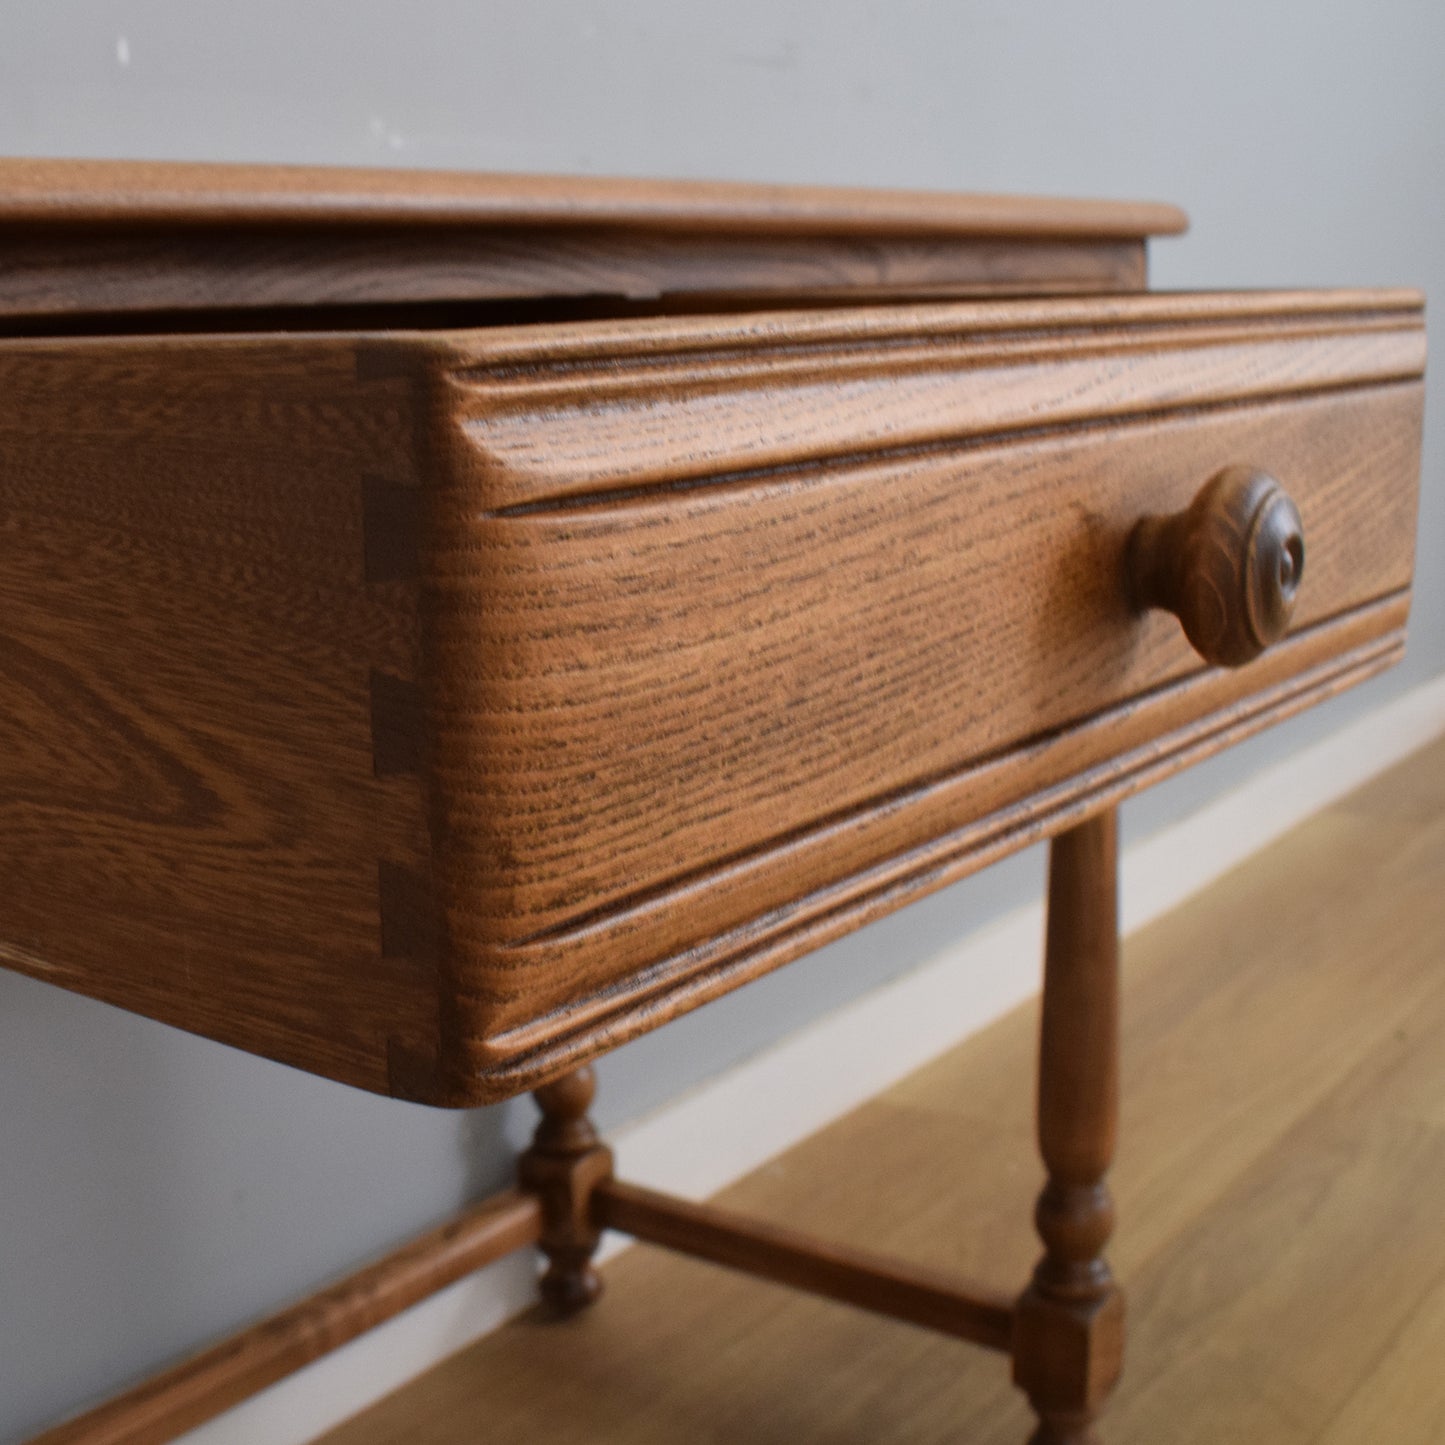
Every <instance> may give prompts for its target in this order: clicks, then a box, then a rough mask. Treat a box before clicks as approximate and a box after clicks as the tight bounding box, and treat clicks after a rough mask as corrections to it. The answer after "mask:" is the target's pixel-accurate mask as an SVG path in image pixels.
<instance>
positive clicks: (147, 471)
mask: <svg viewBox="0 0 1445 1445" xmlns="http://www.w3.org/2000/svg"><path fill="white" fill-rule="evenodd" d="M1421 336H1422V333H1421V331H1420V323H1419V313H1418V306H1417V298H1415V297H1414V296H1413V295H1412V294H1409V293H1340V294H1332V295H1327V296H1301V295H1294V294H1286V295H1273V296H1269V295H1266V296H1253V297H1247V298H1239V299H1237V300H1234V301H1231V300H1229V299H1225V298H1200V297H1194V298H1132V299H1131V298H1112V299H1110V300H1107V301H1095V302H1086V301H1082V300H1053V301H1037V300H1031V301H1018V302H1008V303H1003V302H986V303H971V304H966V305H951V306H928V307H922V308H916V307H915V308H897V309H895V310H886V309H884V308H871V309H863V310H857V311H853V312H850V313H842V312H839V313H795V314H792V315H790V316H782V315H757V316H752V317H747V316H735V317H723V318H712V319H707V320H703V319H696V318H694V319H680V318H673V317H664V318H655V319H653V320H650V321H623V322H607V321H599V322H592V323H588V324H586V325H581V324H576V325H567V326H562V325H555V326H533V327H515V328H499V329H497V330H494V331H490V332H478V331H469V332H460V333H458V332H434V331H410V332H407V331H402V332H391V333H385V334H369V333H355V334H346V335H342V336H339V337H332V336H326V335H307V334H273V335H264V336H256V337H234V338H226V337H204V336H197V337H194V338H185V337H169V338H160V337H157V338H149V339H147V338H131V339H122V338H115V339H105V338H88V339H86V338H73V339H64V340H60V339H56V340H51V341H36V340H30V341H22V340H13V341H9V342H5V343H0V372H3V377H0V380H3V386H0V437H3V442H4V447H5V457H6V469H5V474H4V478H3V482H0V502H3V511H0V552H3V562H4V567H3V575H0V589H3V593H4V600H5V603H6V622H5V624H4V629H3V632H0V648H3V651H4V656H5V668H6V681H7V697H8V698H9V699H10V701H9V703H8V706H7V711H6V714H5V716H4V719H3V726H4V727H5V728H6V730H7V736H6V749H5V752H4V763H3V765H0V766H3V770H4V773H3V775H4V780H5V784H6V788H5V802H4V805H3V806H4V816H5V821H6V827H5V829H4V830H0V863H3V865H4V868H5V870H6V876H7V878H8V879H12V880H14V886H13V888H12V897H11V901H10V902H9V903H8V905H7V909H6V914H5V917H4V918H3V920H0V954H3V957H4V959H5V961H6V962H7V963H8V964H10V966H13V967H16V968H19V969H22V970H24V971H27V972H31V973H33V974H36V975H37V976H40V977H43V978H47V979H50V980H52V981H55V982H58V983H61V984H63V985H65V986H67V987H71V988H76V989H79V990H81V991H83V992H87V993H90V994H92V995H94V996H96V997H100V998H104V999H107V1000H109V1001H111V1002H114V1003H118V1004H121V1005H122V1006H124V1007H127V1008H131V1009H134V1010H136V1011H139V1012H142V1013H146V1014H149V1015H150V1016H152V1017H156V1018H160V1019H163V1020H166V1021H168V1022H172V1023H176V1024H179V1025H180V1026H182V1027H186V1028H189V1029H192V1030H194V1031H196V1032H200V1033H203V1034H206V1035H208V1036H211V1037H215V1038H220V1039H223V1040H225V1041H226V1042H229V1043H232V1044H236V1045H238V1046H240V1047H243V1048H248V1049H252V1050H255V1051H257V1052H261V1053H264V1054H267V1055H268V1056H270V1057H272V1058H277V1059H281V1060H283V1061H285V1062H288V1063H292V1064H296V1065H298V1066H300V1067H305V1068H308V1069H311V1070H314V1071H317V1072H321V1073H325V1074H328V1075H330V1076H332V1077H335V1078H339V1079H342V1080H344V1081H346V1082H349V1083H353V1084H359V1085H361V1086H363V1087H367V1088H373V1089H381V1090H385V1091H389V1092H392V1093H396V1094H399V1095H402V1096H404V1097H410V1098H420V1099H425V1100H429V1101H431V1102H439V1103H440V1102H447V1103H465V1102H477V1101H479V1100H482V1099H488V1098H495V1097H500V1096H502V1095H504V1094H507V1093H512V1092H516V1091H517V1090H519V1089H521V1088H525V1087H531V1086H533V1085H535V1084H537V1083H540V1082H542V1081H543V1080H544V1079H545V1078H547V1077H549V1076H552V1075H555V1074H558V1073H561V1072H565V1071H566V1069H567V1068H569V1067H572V1066H574V1065H575V1064H578V1063H581V1062H584V1061H585V1059H586V1058H588V1057H590V1056H591V1055H593V1054H595V1053H596V1052H598V1051H600V1050H601V1049H603V1048H606V1047H609V1046H611V1045H612V1044H615V1043H617V1042H619V1041H620V1040H621V1039H623V1038H626V1037H630V1036H631V1035H632V1034H635V1033H636V1032H638V1031H640V1030H641V1029H644V1028H650V1027H654V1026H655V1025H656V1024H658V1023H660V1022H662V1021H664V1020H665V1019H666V1018H668V1017H671V1016H672V1015H673V1014H675V1013H676V1012H678V1011H680V1010H681V1009H684V1008H690V1007H694V1006H696V1005H697V1004H698V1003H700V1002H703V1001H705V1000H706V999H707V998H710V997H715V996H716V995H717V994H718V993H721V992H724V991H726V990H727V989H729V988H733V987H737V986H738V985H739V984H741V983H742V982H745V981H746V980H747V979H748V978H751V977H754V976H756V975H757V974H758V973H760V972H762V971H764V970H766V969H768V968H772V967H776V966H777V965H778V964H779V963H781V962H783V961H785V960H786V959H787V958H789V957H793V956H796V955H797V954H798V953H800V952H803V951H805V950H806V949H808V948H810V947H815V946H817V944H819V943H821V942H823V941H825V940H826V939H827V938H829V937H833V936H836V935H837V934H838V933H839V932H842V931H845V930H846V929H848V928H851V927H856V926H857V925H858V924H859V923H861V922H863V921H866V919H868V918H870V917H876V916H878V915H879V914H880V913H882V912H884V911H887V910H889V909H891V908H894V907H897V906H900V905H901V904H902V903H903V902H905V901H907V900H908V899H909V898H912V897H916V896H918V895H919V894H921V893H923V892H926V891H928V890H930V889H932V888H935V887H938V886H941V885H942V884H943V883H945V882H947V881H949V880H950V879H952V878H955V877H958V876H961V874H962V873H964V872H967V871H971V870H973V869H975V868H978V867H981V866H984V865H985V864H986V863H987V862H989V861H991V860H992V859H994V858H996V857H999V856H1001V855H1002V854H1003V853H1004V852H1007V851H1009V850H1011V849H1013V848H1016V847H1021V846H1024V845H1025V844H1026V843H1027V842H1029V841H1031V840H1032V839H1034V838H1036V837H1038V836H1039V835H1040V834H1041V833H1042V832H1044V831H1047V830H1048V829H1051V828H1055V827H1063V826H1067V825H1068V824H1069V823H1070V822H1071V821H1076V820H1077V818H1078V817H1080V816H1082V815H1083V813H1085V812H1087V811H1088V810H1090V809H1093V808H1097V807H1101V806H1104V805H1106V803H1107V802H1108V801H1109V800H1110V799H1117V798H1118V797H1119V796H1123V795H1124V794H1126V793H1127V792H1129V791H1132V790H1133V789H1136V788H1137V787H1140V786H1143V785H1144V784H1145V783H1146V782H1148V781H1152V780H1154V779H1156V778H1158V777H1161V776H1164V775H1166V774H1167V773H1168V772H1169V771H1171V770H1173V769H1175V768H1177V767H1180V766H1183V765H1185V764H1186V763H1187V762H1188V761H1189V760H1190V759H1192V758H1194V757H1197V756H1200V755H1201V754H1202V753H1203V752H1207V751H1209V750H1211V749H1213V748H1215V747H1218V746H1222V745H1223V743H1224V741H1225V740H1227V739H1228V738H1230V737H1233V736H1237V735H1239V734H1240V733H1241V732H1242V731H1247V730H1249V729H1251V728H1253V727H1257V726H1261V725H1263V723H1264V722H1265V721H1266V720H1268V719H1269V718H1272V717H1277V716H1282V715H1285V714H1286V713H1287V712H1289V711H1290V710H1292V709H1294V708H1297V707H1299V706H1303V705H1305V703H1306V702H1307V701H1309V700H1312V699H1314V698H1316V697H1319V696H1323V695H1326V694H1328V693H1329V692H1331V691H1334V690H1337V689H1338V688H1339V687H1340V686H1343V685H1344V684H1345V683H1346V682H1347V681H1351V680H1357V679H1358V678H1360V677H1363V676H1365V675H1368V674H1369V673H1370V672H1371V671H1373V670H1375V669H1377V668H1378V667H1380V666H1383V665H1385V664H1386V663H1387V662H1388V661H1390V660H1391V659H1392V658H1393V657H1394V656H1396V655H1397V653H1398V646H1399V638H1400V629H1401V627H1402V624H1403V616H1404V610H1405V607H1406V605H1407V602H1408V593H1407V588H1408V583H1409V578H1410V567H1411V553H1412V535H1413V525H1414V495H1415V479H1416V476H1417V474H1418V439H1419V407H1420V392H1419V386H1418V383H1417V382H1416V381H1415V380H1413V379H1412V378H1413V377H1414V375H1415V374H1416V373H1417V372H1418V369H1419V367H1420V365H1421V360H1422V339H1421ZM589 398H590V401H589ZM869 398H872V400H869ZM649 407H650V408H651V413H649ZM549 447H550V448H551V450H550V452H549V450H548V448H549ZM549 457H550V458H551V460H550V461H549ZM1241 459H1242V460H1247V461H1248V462H1249V463H1250V464H1251V465H1258V466H1263V467H1266V468H1268V469H1270V470H1271V471H1273V472H1274V473H1275V474H1276V475H1278V476H1279V477H1280V478H1281V479H1282V480H1284V481H1285V482H1286V483H1287V485H1289V487H1290V489H1291V492H1292V494H1293V495H1294V496H1295V497H1296V499H1297V501H1298V503H1299V506H1300V508H1301V511H1302V513H1303V514H1304V516H1305V518H1306V522H1307V525H1308V527H1309V531H1310V538H1311V560H1310V574H1309V580H1308V582H1307V583H1306V584H1305V587H1304V589H1303V591H1302V593H1301V597H1300V604H1299V610H1298V613H1297V618H1296V621H1297V628H1296V632H1295V635H1294V636H1293V637H1291V638H1290V639H1287V640H1286V641H1285V642H1284V643H1282V644H1280V645H1279V647H1278V648H1277V649H1273V650H1271V652H1269V653H1267V654H1266V655H1265V657H1264V658H1262V659H1260V660H1259V661H1258V662H1256V663H1254V664H1252V665H1251V667H1250V668H1249V669H1247V670H1246V671H1244V672H1243V673H1241V674H1239V675H1238V676H1237V677H1223V676H1220V675H1218V674H1216V673H1212V672H1204V673H1200V672H1198V671H1197V664H1196V663H1195V661H1194V660H1193V658H1192V656H1191V654H1190V652H1189V649H1188V647H1187V645H1186V644H1185V643H1184V641H1183V639H1182V638H1181V637H1179V636H1178V634H1177V629H1176V626H1175V624H1174V623H1173V621H1172V620H1171V619H1168V618H1156V619H1153V620H1150V621H1143V622H1141V621H1140V620H1138V619H1137V618H1136V617H1135V616H1134V614H1133V612H1132V610H1131V608H1130V606H1129V601H1128V596H1127V587H1126V586H1125V585H1124V578H1123V563H1122V558H1123V549H1124V543H1125V539H1126V538H1127V535H1128V533H1129V530H1130V528H1131V527H1132V526H1133V524H1134V522H1135V521H1136V520H1137V518H1138V517H1139V516H1141V515H1143V514H1144V513H1146V512H1152V511H1161V510H1170V509H1172V508H1176V507H1178V506H1180V505H1182V504H1183V503H1184V502H1185V501H1187V499H1188V498H1189V497H1190V496H1192V495H1193V493H1194V491H1195V490H1196V488H1197V487H1198V485H1199V483H1200V482H1201V481H1202V480H1203V479H1204V477H1206V476H1208V475H1209V474H1210V473H1211V472H1212V471H1214V470H1216V469H1217V467H1218V465H1220V464H1221V463H1227V462H1230V461H1234V460H1241ZM438 843H440V846H438Z"/></svg>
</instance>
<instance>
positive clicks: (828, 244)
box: [0, 224, 1145, 333]
mask: <svg viewBox="0 0 1445 1445" xmlns="http://www.w3.org/2000/svg"><path fill="white" fill-rule="evenodd" d="M1144 275H1145V269H1144V247H1143V244H1142V243H1141V242H1137V241H1117V240H1103V241H1061V240H1049V239H1046V238H1039V239H1022V240H1012V239H994V238H991V237H979V238H976V239H971V238H965V239H955V238H950V237H947V236H924V237H917V238H915V237H908V236H899V237H888V236H885V237H878V238H858V237H851V236H843V237H839V236H819V237H803V238H794V237H788V236H774V235H749V234H745V233H736V234H735V233H729V232H723V233H718V234H699V235H694V234H690V233H686V232H683V233H678V234H672V233H665V234H661V233H653V232H647V231H630V230H621V229H618V228H617V227H596V226H594V227H591V228H582V227H576V228H568V229H565V230H552V231H538V230H535V229H534V230H528V229H525V228H512V229H504V230H497V229H483V230H475V231H474V230H468V229H465V228H434V229H430V230H427V229H421V230H418V229H415V228H411V229H403V228H395V227H393V228H382V227H346V228H343V229H336V228H331V229H327V230H321V231H316V230H297V229H295V228H284V227H283V228H279V229H278V228H275V227H264V226H246V227H236V226H231V227H227V228H224V229H219V230H218V229H215V228H212V227H188V228H186V229H184V230H181V231H176V230H164V229H148V230H130V231H118V232H109V231H101V232H95V231H87V230H84V229H81V228H78V227H75V228H70V229H59V230H57V229H56V228H55V227H54V226H6V225H4V224H0V333H3V332H5V331H10V332H17V331H26V330H35V329H44V328H46V327H49V328H51V329H63V328H65V327H69V329H70V330H72V331H77V330H83V329H85V328H86V327H96V326H105V327H109V328H111V329H117V328H121V327H123V328H125V329H127V330H131V331H136V330H141V331H153V332H166V331H174V330H195V329H196V328H197V327H203V328H208V329H211V330H217V331H237V330H247V329H251V330H254V329H264V328H266V327H268V326H270V327H284V328H285V329H293V330H294V329H302V330H313V331H314V330H318V329H332V330H335V329H343V328H349V329H358V328H360V329H365V328H369V327H376V326H385V325H389V324H397V325H400V326H414V325H417V324H425V325H444V326H458V325H470V324H477V325H488V324H493V323H494V322H495V321H496V320H498V319H508V318H510V319H513V320H517V319H522V320H525V319H529V318H532V317H541V318H542V319H546V318H548V317H552V318H554V319H555V318H556V316H557V313H558V311H559V309H560V310H561V312H562V314H563V315H564V316H566V315H572V316H589V315H593V314H597V315H603V316H605V315H607V314H608V313H609V311H613V310H617V311H626V310H629V309H630V310H632V311H639V312H643V313H653V312H658V311H663V312H665V311H669V310H675V309H688V308H691V309H694V310H696V309H708V310H733V311H735V310H738V309H740V308H742V309H760V308H763V307H774V308H776V307H779V306H783V305H787V306H794V307H796V306H797V305H799V304H800V303H801V302H803V301H806V302H807V304H809V305H849V306H858V305H863V304H866V303H868V302H869V301H893V300H897V299H899V298H904V299H906V298H908V297H910V296H920V297H924V296H927V295H929V294H937V295H941V296H950V295H951V296H967V295H973V294H987V293H990V292H995V291H998V292H1005V293H1007V292H1030V293H1049V292H1071V291H1086V292H1088V291H1105V292H1107V291H1138V290H1142V289H1143V286H1144ZM418 306H426V307H429V308H430V309H431V311H432V312H434V313H435V314H434V315H432V316H431V317H430V318H429V319H427V320H424V321H422V322H420V323H419V322H418V320H417V319H416V318H415V316H406V315H402V316H401V317H400V318H399V319H394V318H393V315H392V313H395V312H397V311H398V310H399V309H401V308H402V307H411V308H416V307H418ZM273 313H280V314H279V315H278V316H276V317H275V319H273V316H272V314H273ZM358 313H361V314H358Z"/></svg>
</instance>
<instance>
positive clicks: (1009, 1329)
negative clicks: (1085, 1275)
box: [593, 1179, 1014, 1354]
mask: <svg viewBox="0 0 1445 1445" xmlns="http://www.w3.org/2000/svg"><path fill="white" fill-rule="evenodd" d="M593 1213H594V1215H595V1217H596V1219H597V1221H598V1223H599V1224H602V1225H605V1226H606V1227H607V1228H609V1229H618V1230H621V1231H622V1232H623V1233H624V1234H631V1235H633V1236H635V1237H636V1238H638V1239H644V1240H647V1241H649V1242H651V1243H653V1244H660V1245H663V1246H665V1247H666V1248H668V1249H672V1250H677V1251H679V1252H680V1253H682V1254H688V1255H692V1256H693V1257H694V1258H696V1259H705V1260H708V1261H709V1262H711V1263H713V1264H721V1265H726V1266H728V1267H729V1268H732V1269H740V1270H743V1271H744V1272H745V1273H747V1274H750V1275H754V1276H756V1277H758V1278H760V1279H767V1280H772V1281H773V1282H774V1283H776V1284H786V1285H791V1286H792V1287H793V1288H795V1289H801V1290H806V1291H807V1292H808V1293H810V1294H815V1295H823V1296H824V1297H826V1298H828V1299H833V1300H838V1301H840V1302H841V1303H843V1304H851V1305H857V1306H859V1307H860V1308H862V1309H866V1310H869V1311H871V1312H872V1313H874V1314H881V1315H887V1316H890V1317H892V1318H894V1319H900V1320H905V1321H907V1322H908V1323H909V1324H915V1325H922V1326H923V1327H925V1328H926V1329H930V1330H936V1331H939V1332H941V1333H943V1334H946V1335H951V1336H953V1337H954V1338H956V1339H962V1340H971V1341H972V1342H973V1343H974V1344H978V1345H984V1346H986V1347H987V1348H989V1349H993V1350H1000V1351H1002V1352H1003V1353H1005V1354H1007V1353H1008V1351H1009V1349H1010V1346H1011V1344H1012V1340H1013V1329H1014V1310H1013V1302H1012V1300H1010V1299H1009V1298H1008V1297H1007V1296H1005V1295H1003V1294H1001V1293H1000V1292H999V1291H997V1290H994V1289H989V1288H986V1287H984V1286H982V1285H977V1284H974V1283H972V1282H971V1281H967V1280H961V1279H958V1278H955V1277H952V1276H949V1275H947V1274H944V1273H942V1272H941V1271H937V1270H924V1269H918V1268H917V1267H914V1266H910V1265H908V1264H905V1263H902V1262H900V1261H898V1260H895V1259H890V1258H887V1257H885V1256H883V1255H878V1254H872V1253H869V1252H867V1251H864V1250H858V1249H849V1248H845V1247H842V1246H839V1245H830V1244H825V1243H823V1242H821V1241H819V1240H817V1239H814V1238H812V1237H811V1236H808V1235H804V1234H800V1233H799V1232H798V1231H796V1230H790V1229H785V1228H780V1227H779V1226H777V1225H773V1224H768V1223H765V1222H763V1221H760V1220H755V1219H749V1218H744V1217H743V1216H740V1215H737V1214H733V1213H730V1212H728V1211H727V1210H722V1209H718V1208H716V1207H715V1206H711V1205H706V1204H693V1203H690V1202H688V1201H686V1200H681V1199H675V1198H671V1197H669V1196H668V1195H665V1194H659V1193H657V1192H656V1191H655V1190H651V1189H645V1188H642V1187H641V1186H639V1185H636V1184H625V1183H623V1182H621V1181H619V1180H615V1179H613V1180H607V1181H605V1182H604V1183H602V1184H600V1185H599V1186H598V1187H597V1190H596V1192H595V1193H594V1195H593Z"/></svg>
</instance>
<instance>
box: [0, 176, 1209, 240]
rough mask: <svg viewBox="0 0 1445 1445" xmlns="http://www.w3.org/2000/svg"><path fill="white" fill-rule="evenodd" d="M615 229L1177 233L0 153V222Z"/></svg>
mask: <svg viewBox="0 0 1445 1445" xmlns="http://www.w3.org/2000/svg"><path fill="white" fill-rule="evenodd" d="M7 223H8V224H26V225H66V226H71V225H83V226H88V227H95V226H107V227H123V226H132V225H151V224H161V225H208V224H216V223H222V224H228V225H232V224H245V223H253V224H267V225H287V226H352V225H406V226H479V225H482V226H488V227H514V226H515V227H536V226H545V227H559V228H567V227H577V226H624V227H630V228H642V229H648V230H657V231H668V232H697V231H708V232H718V231H723V232H729V233H738V232H748V233H755V234H759V235H773V234H780V233H791V234H798V233H809V232H814V233H819V232H821V233H827V234H833V235H879V236H920V237H921V236H1010V237H1051V238H1065V237H1100V238H1103V237H1113V238H1121V239H1123V238H1134V239H1139V238H1143V237H1146V236H1155V235H1172V234H1177V233H1178V232H1180V231H1183V230H1184V228H1185V225H1186V220H1185V216H1184V213H1183V212H1182V211H1180V210H1179V209H1178V208H1177V207H1174V206H1170V205H1164V204H1160V203H1157V202H1141V201H1109V200H1055V199H1045V198H1041V197H1033V196H999V195H967V194H950V193H947V192H935V191H904V190H862V189H855V188H848V187H831V186H827V187H825V186H796V185H752V184H739V183H736V182H728V181H655V180H632V179H626V178H620V177H601V176H550V175H507V174H472V173H464V172H447V171H422V170H368V169H349V168H340V167H322V166H279V165H219V164H202V163H192V162H174V161H101V160H44V159H0V224H7Z"/></svg>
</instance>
